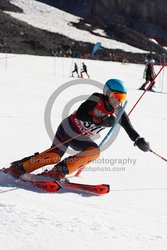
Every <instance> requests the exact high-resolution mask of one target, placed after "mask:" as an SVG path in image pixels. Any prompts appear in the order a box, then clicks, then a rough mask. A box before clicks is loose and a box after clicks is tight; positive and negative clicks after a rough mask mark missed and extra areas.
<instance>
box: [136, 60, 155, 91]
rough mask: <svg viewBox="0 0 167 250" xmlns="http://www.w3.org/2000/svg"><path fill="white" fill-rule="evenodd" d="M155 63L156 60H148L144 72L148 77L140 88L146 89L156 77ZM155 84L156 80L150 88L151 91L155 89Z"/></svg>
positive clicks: (145, 76)
mask: <svg viewBox="0 0 167 250" xmlns="http://www.w3.org/2000/svg"><path fill="white" fill-rule="evenodd" d="M154 63H155V60H154V59H151V60H150V61H148V62H147V64H146V66H145V69H144V73H143V78H145V79H146V82H145V83H144V84H143V85H142V86H141V87H140V88H139V89H140V90H145V87H146V85H147V84H148V83H149V82H152V81H153V79H154V78H155V75H156V74H155V70H154ZM154 84H155V81H153V83H152V86H151V87H150V88H149V89H148V90H149V91H153V92H154V90H153V86H154Z"/></svg>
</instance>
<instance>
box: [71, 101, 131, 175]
mask: <svg viewBox="0 0 167 250" xmlns="http://www.w3.org/2000/svg"><path fill="white" fill-rule="evenodd" d="M127 103H128V102H127V101H125V103H124V105H123V106H122V108H121V110H120V112H119V114H118V116H117V118H116V119H115V122H114V124H113V126H112V127H111V128H110V130H109V131H108V133H107V134H106V136H105V137H104V139H103V140H102V141H101V142H100V144H99V148H100V147H101V146H102V145H103V144H104V143H105V141H106V140H107V139H108V137H109V136H110V134H111V133H112V132H113V130H114V128H115V127H116V125H117V124H118V122H119V120H120V119H121V116H122V115H123V112H124V110H125V107H126V104H127ZM83 169H84V166H83V167H80V168H79V169H78V171H77V173H76V174H75V176H76V177H78V176H79V175H80V173H81V172H82V171H83Z"/></svg>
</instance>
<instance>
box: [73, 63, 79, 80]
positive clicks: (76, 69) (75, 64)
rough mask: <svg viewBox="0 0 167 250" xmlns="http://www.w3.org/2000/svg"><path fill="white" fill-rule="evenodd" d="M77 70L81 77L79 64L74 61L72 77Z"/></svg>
mask: <svg viewBox="0 0 167 250" xmlns="http://www.w3.org/2000/svg"><path fill="white" fill-rule="evenodd" d="M75 72H76V74H77V75H78V77H79V74H78V65H77V63H76V62H75V63H74V70H73V71H72V77H73V76H74V73H75Z"/></svg>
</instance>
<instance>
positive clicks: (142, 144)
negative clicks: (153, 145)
mask: <svg viewBox="0 0 167 250" xmlns="http://www.w3.org/2000/svg"><path fill="white" fill-rule="evenodd" d="M134 146H137V147H138V148H139V149H141V150H142V151H144V152H147V151H151V149H150V143H149V142H147V141H146V140H145V139H144V138H143V137H138V138H137V139H136V141H135V143H134Z"/></svg>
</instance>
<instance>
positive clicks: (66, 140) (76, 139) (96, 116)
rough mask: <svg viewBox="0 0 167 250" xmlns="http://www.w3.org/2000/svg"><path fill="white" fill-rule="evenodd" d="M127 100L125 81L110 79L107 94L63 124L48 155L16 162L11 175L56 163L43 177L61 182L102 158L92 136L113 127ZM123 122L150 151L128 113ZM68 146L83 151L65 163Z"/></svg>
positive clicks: (94, 98)
mask: <svg viewBox="0 0 167 250" xmlns="http://www.w3.org/2000/svg"><path fill="white" fill-rule="evenodd" d="M126 98H127V90H126V88H125V86H124V84H123V82H122V81H121V80H118V79H110V80H108V81H107V82H106V84H105V85H104V90H103V94H102V93H94V94H92V95H91V96H90V97H89V98H88V99H87V100H86V101H85V102H83V103H82V104H81V105H80V107H79V108H78V110H76V111H75V112H74V113H73V114H71V115H70V116H69V117H67V118H65V119H64V120H63V121H62V123H61V124H60V125H59V127H58V129H57V132H56V134H55V138H54V140H53V144H52V146H51V148H50V149H48V150H47V152H44V153H41V154H34V155H33V156H29V157H26V158H24V159H22V160H19V161H15V162H13V163H12V165H11V167H10V168H9V172H10V173H11V175H13V176H15V177H19V176H20V175H21V174H24V173H26V172H27V173H31V172H33V171H34V170H36V169H39V168H41V167H43V166H46V165H49V164H56V165H55V166H54V167H53V168H52V169H51V170H49V171H44V172H43V173H41V175H42V176H48V177H51V178H55V179H61V178H64V177H65V176H66V175H67V174H72V173H73V172H74V171H76V170H78V169H79V168H80V167H81V166H85V165H86V164H88V163H90V162H91V161H93V160H95V159H97V158H98V157H99V155H100V148H99V147H98V145H97V144H96V143H95V142H94V141H93V140H92V139H91V137H92V136H93V135H95V134H98V133H99V132H100V131H101V130H102V129H105V128H106V127H111V126H112V125H113V123H114V121H115V118H116V117H117V115H118V113H119V111H120V109H121V107H122V104H123V102H124V101H125V100H126ZM119 123H120V124H121V126H122V127H123V128H124V129H125V131H126V133H127V134H128V136H129V137H130V139H131V140H132V141H134V145H135V146H137V147H138V148H139V149H141V150H142V151H149V150H150V146H149V143H148V142H146V141H145V139H144V138H143V137H141V136H140V135H139V134H138V132H137V131H136V130H135V129H134V128H133V126H132V124H131V122H130V120H129V118H128V116H127V114H126V112H124V113H123V115H122V119H121V120H120V122H119ZM55 145H56V147H55ZM68 147H71V148H73V149H74V150H77V151H80V152H79V153H77V154H76V155H73V156H70V157H67V158H65V159H63V160H62V156H63V155H64V154H65V152H66V150H67V148H68ZM125 150H126V145H125Z"/></svg>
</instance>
